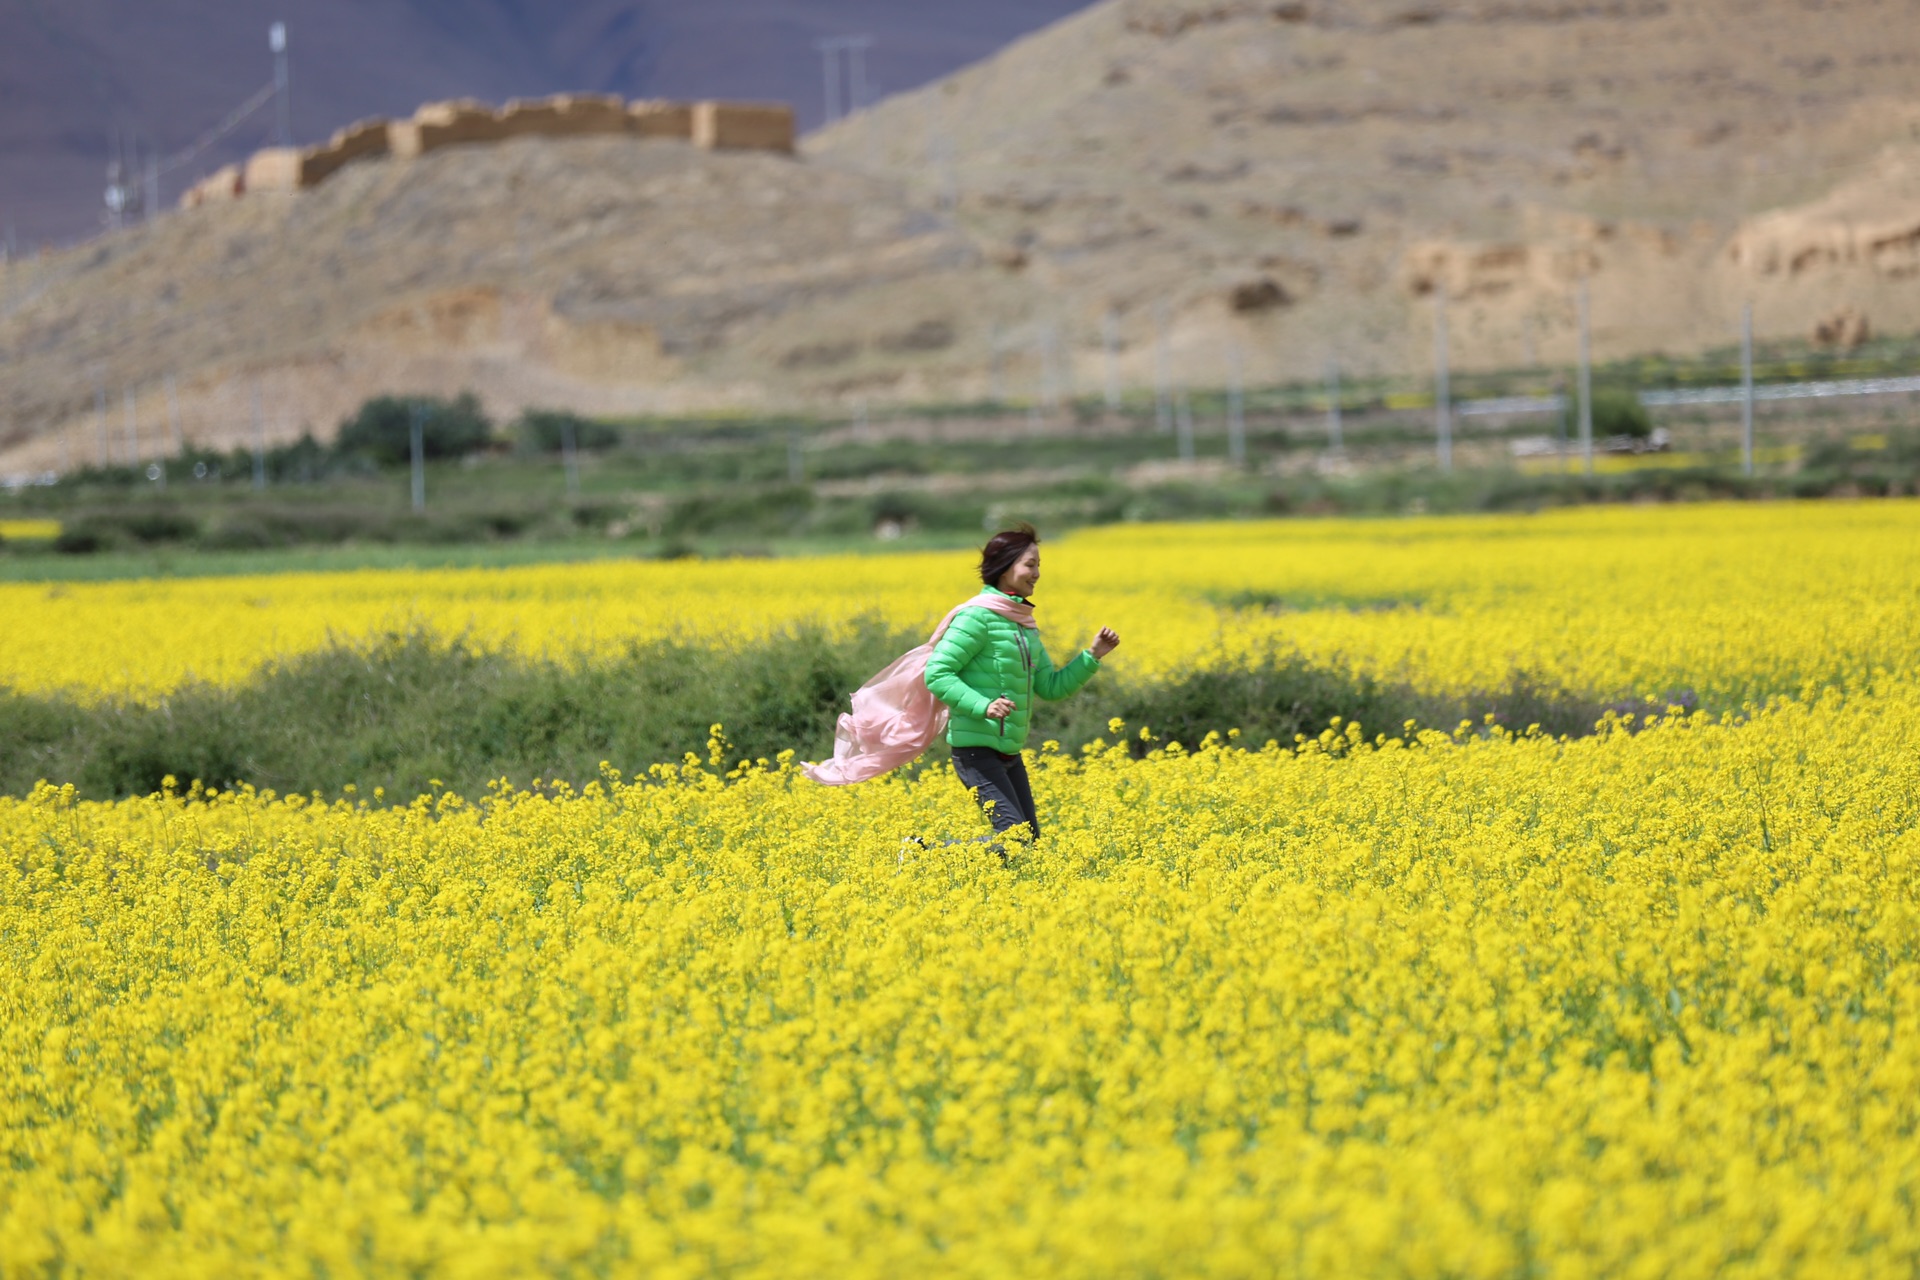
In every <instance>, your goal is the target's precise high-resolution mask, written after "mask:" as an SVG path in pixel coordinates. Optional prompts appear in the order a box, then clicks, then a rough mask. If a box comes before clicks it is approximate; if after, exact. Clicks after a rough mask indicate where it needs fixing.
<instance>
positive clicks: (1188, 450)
mask: <svg viewBox="0 0 1920 1280" xmlns="http://www.w3.org/2000/svg"><path fill="white" fill-rule="evenodd" d="M1174 395H1175V400H1174V412H1175V415H1176V418H1177V420H1178V422H1179V424H1180V461H1182V462H1192V461H1193V406H1191V405H1190V404H1188V403H1187V389H1186V387H1184V386H1183V387H1181V388H1180V390H1179V391H1177V392H1175V393H1174Z"/></svg>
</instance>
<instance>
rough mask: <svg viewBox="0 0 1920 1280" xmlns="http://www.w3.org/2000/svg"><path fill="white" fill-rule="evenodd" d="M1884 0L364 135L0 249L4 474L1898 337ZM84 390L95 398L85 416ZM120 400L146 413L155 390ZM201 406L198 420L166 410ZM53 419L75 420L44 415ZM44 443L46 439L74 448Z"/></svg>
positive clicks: (1303, 45)
mask: <svg viewBox="0 0 1920 1280" xmlns="http://www.w3.org/2000/svg"><path fill="white" fill-rule="evenodd" d="M1916 19H1920V2H1916V0H1832V2H1830V3H1825V4H1813V3H1810V2H1808V0H1694V2H1693V3H1689V4H1687V5H1679V4H1668V3H1662V2H1660V0H1463V2H1459V3H1449V2H1447V0H1309V2H1306V3H1289V2H1283V0H1262V2H1261V3H1257V4H1256V3H1248V2H1246V0H1205V2H1199V3H1189V2H1188V0H1107V3H1105V4H1101V5H1099V6H1097V7H1095V8H1093V9H1090V10H1088V11H1086V12H1084V13H1082V14H1079V15H1076V16H1074V17H1072V18H1069V19H1067V20H1065V21H1063V22H1061V23H1059V24H1057V25H1056V26H1054V27H1052V28H1049V29H1048V30H1046V31H1043V32H1041V33H1039V34H1037V35H1035V36H1032V37H1030V38H1028V39H1026V40H1023V41H1021V42H1020V43H1018V44H1016V45H1014V46H1012V47H1011V48H1009V49H1007V50H1005V51H1004V52H1002V53H1001V54H999V55H998V56H996V57H994V58H993V59H991V60H989V61H987V62H985V63H982V64H979V65H976V66H974V67H970V68H968V69H966V70H964V71H962V72H960V73H958V74H957V75H955V76H952V77H950V78H949V79H947V80H946V81H943V82H940V83H938V84H936V85H933V86H930V87H928V88H926V89H924V90H920V91H917V92H914V93H910V94H905V95H901V96H899V97H896V98H893V99H891V100H889V101H887V102H885V103H883V104H881V105H880V106H878V107H877V108H875V109H873V110H871V111H869V112H865V113H862V114H861V115H860V116H857V117H855V118H853V119H851V120H849V121H848V122H846V123H844V124H842V125H841V126H839V127H836V128H833V129H831V130H828V131H826V132H824V133H821V134H817V135H815V136H814V137H813V138H812V139H810V140H809V142H808V144H807V146H806V148H805V155H804V157H803V158H802V159H800V160H798V161H795V160H786V159H780V158H776V157H771V156H749V155H707V154H702V153H699V152H696V151H694V150H692V149H691V148H687V147H684V146H682V145H679V144H671V143H661V142H642V141H631V140H622V139H603V140H578V141H567V142H550V143H541V142H516V143H512V144H507V145H504V146H500V147H497V148H481V147H475V148H470V149H456V150H453V151H449V152H445V153H437V154H435V155H432V156H428V157H425V158H424V159H422V160H419V161H415V162H411V163H402V162H385V161H383V162H379V163H368V164H364V165H355V166H352V167H350V168H349V169H348V170H347V171H345V172H344V173H342V174H341V175H340V176H339V177H337V178H335V179H334V180H333V181H332V182H330V183H329V184H328V185H327V186H326V187H323V188H321V189H320V190H318V191H316V192H313V193H310V194H306V195H302V196H298V197H288V198H286V199H285V200H284V201H281V202H278V203H276V202H272V201H263V202H254V201H242V202H241V203H240V204H238V205H235V206H231V207H227V208H221V209H212V210H196V211H194V212H193V213H191V214H186V215H182V216H179V217H176V218H172V219H169V220H166V221H164V222H163V223H162V224H161V225H159V226H157V227H154V228H151V229H146V230H142V231H140V232H137V233H133V234H129V235H125V236H122V237H119V238H117V239H112V240H109V241H105V242H102V243H101V244H99V245H97V246H93V247H89V248H87V249H86V250H84V251H82V252H78V253H71V254H60V255H56V256H54V257H53V258H52V259H50V260H48V261H46V262H43V263H37V264H29V266H28V267H25V268H17V269H16V272H15V273H11V274H9V275H7V276H0V371H4V374H5V376H4V378H3V379H0V433H4V434H3V435H0V441H3V442H4V443H0V471H13V470H19V469H22V468H23V467H25V466H28V465H32V466H51V465H58V459H59V458H60V457H63V456H64V457H69V458H74V459H77V460H80V461H85V460H87V459H88V458H89V457H91V456H92V455H93V453H94V452H96V451H97V450H98V449H99V441H100V438H101V436H102V435H103V434H105V435H106V436H107V437H108V442H109V447H114V448H117V447H118V446H115V445H112V440H113V439H115V438H117V436H116V434H115V433H118V432H119V431H120V430H121V427H120V424H121V421H122V418H123V416H124V413H123V410H124V404H123V402H122V400H121V398H120V390H121V389H122V388H126V387H131V388H133V389H135V390H136V396H137V401H136V407H135V419H136V428H135V430H136V433H137V432H138V431H140V430H147V431H149V432H151V430H152V427H151V426H150V425H149V426H147V427H144V428H143V427H141V426H139V425H138V424H139V423H140V422H141V421H148V422H150V421H151V419H150V417H147V416H145V415H150V414H151V413H152V408H151V407H152V406H153V405H154V404H156V403H157V401H156V397H157V396H158V394H159V391H158V388H159V387H160V386H161V385H162V380H163V379H164V377H165V376H166V375H167V374H168V373H177V374H178V375H179V378H180V387H181V394H182V397H183V400H184V402H185V404H186V406H187V407H186V408H185V409H183V417H184V418H185V419H186V421H187V423H188V426H189V429H190V430H202V429H204V430H206V431H212V432H216V433H225V434H224V438H228V439H237V438H241V437H242V436H243V435H244V433H245V432H246V431H247V430H248V429H249V428H248V425H247V424H248V422H249V420H250V409H249V407H248V406H249V405H250V403H251V396H252V395H253V388H255V387H256V386H257V387H260V388H262V391H261V394H262V399H263V403H264V404H265V405H266V406H267V417H268V418H269V422H268V429H269V430H270V431H272V432H273V433H274V434H276V435H279V434H290V433H292V432H295V431H297V430H298V429H300V427H301V426H302V425H311V426H312V427H314V428H315V429H317V430H320V431H322V432H323V433H324V432H325V431H327V430H329V429H331V427H332V425H333V424H334V422H336V421H337V419H338V416H339V414H340V413H341V412H343V411H344V409H345V408H346V407H349V406H350V405H351V403H353V402H354V401H356V400H357V399H358V398H359V397H361V396H363V395H365V394H369V393H372V392H374V391H381V390H412V389H421V390H454V389H458V388H459V387H463V386H473V387H475V388H476V389H478V390H480V391H481V392H482V393H483V394H484V395H486V396H487V397H488V399H489V401H490V402H491V403H492V404H493V405H494V407H495V408H496V409H500V410H511V409H513V408H515V407H517V406H518V405H521V404H526V403H555V404H559V403H570V404H575V405H578V406H580V407H582V408H586V409H591V410H599V411H609V410H620V409H645V408H668V407H675V406H677V407H681V408H694V407H702V406H709V407H719V406H725V405H761V406H799V405H821V404H838V405H842V406H845V405H848V404H849V403H850V402H851V401H852V400H853V399H854V398H856V397H862V396H864V397H868V398H871V399H875V400H897V401H903V402H910V401H914V400H919V399H927V398H935V397H941V398H945V397H973V396H980V395H984V394H986V393H987V392H988V391H989V390H990V389H993V388H995V387H996V386H997V387H998V388H999V389H1001V390H1004V391H1005V392H1006V393H1008V394H1010V395H1015V396H1023V395H1032V394H1038V393H1039V392H1040V391H1041V390H1042V388H1043V387H1046V386H1048V385H1051V386H1052V387H1053V388H1054V389H1056V390H1061V391H1064V390H1066V389H1067V388H1068V387H1070V386H1071V387H1074V388H1077V389H1078V390H1080V391H1082V392H1085V391H1086V390H1088V389H1090V388H1093V387H1097V386H1099V385H1101V383H1102V382H1103V381H1104V380H1105V378H1106V377H1107V372H1108V365H1107V363H1106V359H1105V355H1104V347H1103V333H1105V332H1110V333H1112V334H1113V335H1114V337H1115V339H1116V340H1117V350H1116V356H1117V362H1116V366H1115V369H1116V372H1117V374H1118V376H1119V378H1120V379H1121V380H1122V381H1123V382H1125V383H1127V384H1130V385H1133V386H1140V385H1144V384H1147V383H1149V382H1150V381H1151V380H1152V379H1153V378H1154V376H1155V368H1156V365H1157V364H1159V363H1160V362H1161V361H1160V352H1159V350H1158V343H1157V342H1156V339H1155V333H1156V330H1157V329H1159V328H1160V327H1161V326H1162V325H1164V328H1165V331H1166V333H1167V335H1168V336H1167V344H1166V358H1165V360H1166V364H1167V366H1168V369H1169V372H1170V374H1171V376H1173V377H1174V378H1176V379H1178V380H1181V381H1188V382H1194V383H1214V384H1217V383H1218V382H1219V381H1221V380H1223V379H1224V378H1225V377H1226V374H1227V368H1228V363H1229V361H1230V359H1231V358H1232V353H1233V352H1234V351H1235V350H1236V349H1237V350H1238V352H1239V353H1240V358H1241V359H1242V361H1243V363H1244V366H1245V368H1246V370H1247V373H1248V376H1249V377H1251V378H1254V379H1257V380H1260V381H1270V380H1273V379H1277V378H1291V377H1309V376H1315V375H1317V374H1318V372H1319V371H1320V370H1321V369H1322V368H1323V366H1324V363H1325V362H1326V361H1327V360H1328V359H1329V358H1337V359H1338V360H1339V361H1340V362H1341V363H1342V365H1343V367H1345V368H1348V369H1354V370H1363V371H1364V370H1383V371H1414V370H1420V369H1424V368H1426V367H1428V364H1429V361H1430V358H1431V357H1430V352H1431V349H1432V333H1433V304H1434V298H1435V297H1436V295H1438V294H1441V293H1444V295H1445V296H1446V298H1447V299H1448V309H1449V315H1450V322H1451V330H1452V347H1453V354H1454V357H1455V359H1456V361H1457V362H1458V363H1459V364H1461V365H1464V366H1474V365H1482V366H1484V365H1511V364H1517V363H1521V362H1524V361H1528V360H1539V361H1548V360H1551V361H1555V362H1563V361H1568V360H1570V359H1571V358H1572V354H1573V347H1574V321H1573V317H1574V292H1575V288H1576V284H1577V282H1578V281H1579V280H1580V279H1581V278H1583V277H1586V278H1589V279H1590V282H1591V296H1592V314H1593V321H1594V333H1595V344H1596V349H1597V351H1598V353H1599V354H1600V355H1601V356H1603V357H1604V356H1609V355H1621V354H1627V353H1631V352H1641V351H1651V350H1661V349H1666V350H1674V351H1686V350H1693V349H1698V348H1701V347H1706V346H1718V345H1724V344H1725V343H1727V342H1728V341H1730V340H1731V339H1732V337H1733V334H1734V332H1735V326H1736V323H1737V317H1738V313H1739V308H1740V305H1741V303H1742V302H1743V301H1745V300H1748V299H1751V300H1752V301H1753V303H1754V305H1755V309H1756V324H1757V327H1758V329H1759V331H1760V333H1761V334H1762V335H1763V336H1767V335H1800V334H1805V333H1807V332H1809V331H1810V330H1811V329H1812V328H1813V327H1814V325H1815V324H1816V322H1818V321H1819V320H1820V319H1821V318H1822V317H1824V316H1827V315H1829V314H1831V313H1833V312H1834V311H1835V310H1836V309H1838V308H1841V307H1852V308H1854V309H1856V310H1857V311H1859V312H1862V313H1864V314H1865V315H1866V316H1867V317H1868V318H1869V320H1870V323H1871V324H1872V325H1873V326H1874V327H1875V328H1876V329H1879V330H1893V331H1907V330H1912V329H1914V328H1916V327H1920V90H1915V89H1913V88H1912V83H1913V76H1914V72H1915V69H1916V66H1920V21H1916ZM97 389H99V390H103V391H104V392H105V395H106V397H107V399H108V400H109V401H110V402H111V404H110V409H111V413H110V414H109V415H108V422H107V425H108V426H109V427H110V428H111V430H110V431H108V432H106V433H103V432H102V431H101V424H100V421H99V418H98V416H97V415H96V413H95V411H94V404H95V397H96V394H97ZM143 406H144V407H143ZM203 420H204V424H205V425H204V427H203V428H202V427H196V425H195V424H196V423H200V422H202V421H203ZM62 440H64V441H65V444H64V446H62V445H61V444H60V443H59V442H60V441H62ZM62 448H64V453H62V452H61V449H62Z"/></svg>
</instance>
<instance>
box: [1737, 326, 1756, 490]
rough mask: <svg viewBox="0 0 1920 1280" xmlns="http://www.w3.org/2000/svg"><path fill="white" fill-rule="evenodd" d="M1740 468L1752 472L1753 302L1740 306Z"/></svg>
mask: <svg viewBox="0 0 1920 1280" xmlns="http://www.w3.org/2000/svg"><path fill="white" fill-rule="evenodd" d="M1740 469H1741V470H1742V471H1744V472H1745V473H1746V474H1747V475H1749V476H1751V475H1752V474H1753V304H1752V303H1751V302H1749V303H1747V304H1745V305H1744V306H1742V307H1741V308H1740Z"/></svg>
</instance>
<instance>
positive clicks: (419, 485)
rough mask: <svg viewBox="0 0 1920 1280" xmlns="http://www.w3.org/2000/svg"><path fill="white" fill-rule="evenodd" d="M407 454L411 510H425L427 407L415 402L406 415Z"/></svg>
mask: <svg viewBox="0 0 1920 1280" xmlns="http://www.w3.org/2000/svg"><path fill="white" fill-rule="evenodd" d="M407 453H408V455H409V457H410V459H411V462H412V479H413V509H414V510H415V511H425V510H426V509H427V407H426V406H425V405H423V404H421V403H420V402H419V401H418V400H415V401H414V402H413V404H412V406H411V411H410V412H409V413H408V415H407Z"/></svg>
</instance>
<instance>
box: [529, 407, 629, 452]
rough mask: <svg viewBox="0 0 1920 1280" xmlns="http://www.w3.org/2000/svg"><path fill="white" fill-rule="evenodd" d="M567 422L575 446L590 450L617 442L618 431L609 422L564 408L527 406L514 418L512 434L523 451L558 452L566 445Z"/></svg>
mask: <svg viewBox="0 0 1920 1280" xmlns="http://www.w3.org/2000/svg"><path fill="white" fill-rule="evenodd" d="M569 426H571V427H572V428H573V447H574V448H576V449H579V450H582V451H586V452H591V451H594V450H599V449H611V448H613V447H614V446H615V445H617V444H619V443H620V431H619V429H618V428H616V427H615V426H613V425H612V424H611V423H606V422H596V421H594V420H593V419H592V418H583V417H581V416H580V415H579V414H577V413H571V412H568V411H567V410H565V409H528V410H527V411H526V412H524V413H522V414H521V415H520V417H519V418H518V419H517V420H516V421H515V422H514V424H513V435H514V439H515V440H516V441H518V442H519V445H520V448H521V449H522V450H523V451H525V452H527V453H560V452H562V451H563V450H564V449H565V448H566V440H567V428H568V427H569Z"/></svg>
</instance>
